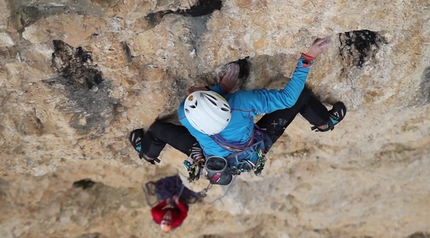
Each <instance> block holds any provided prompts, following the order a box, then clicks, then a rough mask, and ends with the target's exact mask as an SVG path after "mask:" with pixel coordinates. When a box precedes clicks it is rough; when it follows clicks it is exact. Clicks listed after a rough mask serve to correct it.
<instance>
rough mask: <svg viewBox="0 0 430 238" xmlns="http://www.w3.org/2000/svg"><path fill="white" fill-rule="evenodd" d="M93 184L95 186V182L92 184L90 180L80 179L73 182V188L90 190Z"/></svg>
mask: <svg viewBox="0 0 430 238" xmlns="http://www.w3.org/2000/svg"><path fill="white" fill-rule="evenodd" d="M94 184H96V182H93V181H92V180H91V179H82V180H79V181H76V182H74V183H73V187H75V188H82V189H83V190H85V189H87V188H92V187H93V186H94Z"/></svg>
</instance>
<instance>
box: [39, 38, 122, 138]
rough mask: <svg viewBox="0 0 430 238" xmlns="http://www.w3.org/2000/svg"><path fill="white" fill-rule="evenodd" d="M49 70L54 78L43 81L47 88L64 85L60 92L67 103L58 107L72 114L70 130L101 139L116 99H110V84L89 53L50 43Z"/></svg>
mask: <svg viewBox="0 0 430 238" xmlns="http://www.w3.org/2000/svg"><path fill="white" fill-rule="evenodd" d="M53 45H54V53H52V59H51V63H52V68H53V69H54V70H55V71H56V72H58V73H59V75H57V76H56V77H53V78H50V79H46V80H43V81H44V82H46V83H48V84H49V85H54V84H61V85H64V87H63V88H61V89H60V90H64V91H62V92H63V93H64V95H65V96H66V97H67V98H68V99H70V100H68V101H66V102H64V103H62V104H61V105H59V106H58V107H59V108H60V109H61V110H63V111H64V112H65V113H67V114H73V115H72V117H71V119H70V122H69V124H70V126H71V127H73V128H75V129H76V130H77V132H78V133H79V134H90V132H91V136H92V137H94V136H95V137H97V136H102V135H103V132H104V130H105V128H106V127H109V125H110V122H111V121H112V120H113V119H114V118H115V115H117V113H116V110H118V106H119V103H118V101H119V100H118V99H115V98H113V97H111V96H110V92H111V91H112V84H111V81H106V80H105V79H104V77H103V73H102V72H101V71H100V70H99V68H98V65H97V64H95V63H94V62H93V58H92V53H91V52H90V51H88V50H86V49H84V47H77V48H74V47H72V46H71V45H69V44H67V43H65V42H64V41H61V40H54V41H53Z"/></svg>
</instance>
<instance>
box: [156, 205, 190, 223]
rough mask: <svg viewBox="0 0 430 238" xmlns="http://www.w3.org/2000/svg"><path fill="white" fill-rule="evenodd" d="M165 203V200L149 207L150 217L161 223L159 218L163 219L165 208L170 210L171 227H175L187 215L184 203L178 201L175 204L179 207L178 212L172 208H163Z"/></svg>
mask: <svg viewBox="0 0 430 238" xmlns="http://www.w3.org/2000/svg"><path fill="white" fill-rule="evenodd" d="M166 205H167V203H166V201H162V202H160V203H159V204H158V205H157V206H155V207H153V208H152V209H151V214H152V218H153V219H154V221H155V222H156V223H157V224H160V223H161V220H163V216H164V214H166V212H167V210H169V209H170V210H171V213H172V228H173V229H174V228H176V227H178V226H180V225H181V224H182V222H183V221H184V220H185V218H186V217H187V213H188V212H187V207H185V204H183V203H181V202H179V203H178V204H177V205H176V206H177V208H178V209H179V213H178V212H176V211H175V209H173V208H165V209H163V208H164V207H165V206H166Z"/></svg>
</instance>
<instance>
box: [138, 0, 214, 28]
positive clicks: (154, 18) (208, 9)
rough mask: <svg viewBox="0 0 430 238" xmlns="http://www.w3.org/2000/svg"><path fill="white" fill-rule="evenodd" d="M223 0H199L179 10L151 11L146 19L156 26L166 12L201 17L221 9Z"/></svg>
mask: <svg viewBox="0 0 430 238" xmlns="http://www.w3.org/2000/svg"><path fill="white" fill-rule="evenodd" d="M221 8H222V1H221V0H199V1H198V2H197V3H196V4H195V5H194V6H192V7H191V8H190V9H186V10H178V11H170V10H168V11H159V12H154V13H149V14H148V15H146V17H145V20H146V21H148V23H149V25H150V26H152V27H154V26H155V25H157V24H158V23H160V22H161V19H162V18H163V16H164V15H166V14H179V15H182V16H186V17H201V16H205V15H209V14H212V13H213V12H214V11H215V10H221Z"/></svg>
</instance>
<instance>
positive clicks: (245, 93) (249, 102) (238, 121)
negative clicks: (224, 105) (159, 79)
mask: <svg viewBox="0 0 430 238" xmlns="http://www.w3.org/2000/svg"><path fill="white" fill-rule="evenodd" d="M311 59H312V58H310V57H308V56H307V55H303V54H302V56H301V57H300V59H299V62H298V63H297V67H296V69H295V71H294V73H293V75H292V77H291V80H290V81H289V82H288V83H287V84H286V85H285V87H284V88H283V89H281V90H275V89H272V90H268V89H254V90H242V91H237V92H234V93H230V94H227V92H225V91H224V90H223V88H222V87H221V86H220V85H219V84H217V85H215V86H213V87H211V90H212V91H215V92H217V93H219V94H220V95H222V96H224V97H225V99H226V100H227V102H228V103H229V105H230V108H231V110H232V116H231V120H230V123H229V124H228V125H227V127H226V128H225V129H224V130H223V131H221V132H220V133H219V134H218V136H220V137H221V138H223V139H224V140H225V141H228V142H229V143H234V144H240V145H245V144H247V143H248V142H249V141H250V139H251V138H252V135H253V130H254V117H255V116H257V115H260V114H266V113H270V112H274V111H277V110H280V109H284V108H290V107H292V106H293V105H294V104H295V103H296V101H297V99H298V97H299V95H300V93H301V92H302V90H303V88H304V85H305V82H306V78H307V76H308V73H309V70H310V65H311V64H312V63H313V60H311ZM178 117H179V121H180V122H181V123H182V125H184V126H185V127H186V128H187V129H188V130H189V132H190V133H191V134H192V135H193V136H194V137H195V138H196V139H197V141H198V142H199V143H200V146H201V147H202V149H203V151H204V154H205V156H206V157H209V156H222V157H227V156H228V155H230V154H231V153H232V151H231V150H228V149H226V148H224V147H222V146H220V145H219V144H218V143H217V142H215V141H214V140H213V139H212V138H211V137H210V136H208V135H206V134H203V133H201V132H200V131H198V130H196V129H195V128H194V127H193V126H192V125H191V124H190V122H189V121H188V120H187V118H186V117H185V113H184V101H182V103H181V104H180V105H179V108H178Z"/></svg>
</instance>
